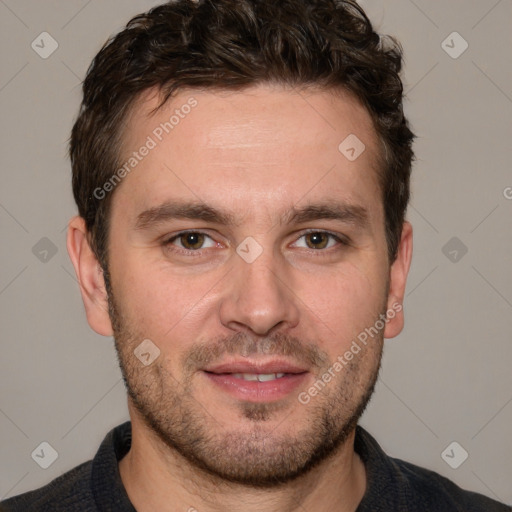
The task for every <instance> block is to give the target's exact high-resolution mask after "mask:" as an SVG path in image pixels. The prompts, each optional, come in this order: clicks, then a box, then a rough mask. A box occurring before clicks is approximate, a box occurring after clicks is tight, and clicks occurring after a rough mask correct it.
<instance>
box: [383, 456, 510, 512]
mask: <svg viewBox="0 0 512 512" xmlns="http://www.w3.org/2000/svg"><path fill="white" fill-rule="evenodd" d="M391 460H392V462H393V464H394V465H396V468H397V470H398V472H399V473H400V474H401V475H402V476H403V478H404V479H405V480H406V482H407V484H408V487H409V489H410V492H411V494H412V495H413V496H416V501H417V502H418V505H420V506H422V507H428V508H425V510H438V511H446V512H448V511H449V512H512V508H511V507H509V506H507V505H505V504H503V503H499V502H498V501H495V500H493V499H491V498H488V497H487V496H484V495H482V494H479V493H476V492H472V491H468V490H465V489H462V488H461V487H459V486H458V485H457V484H455V483H454V482H452V481H451V480H449V479H448V478H446V477H444V476H441V475H440V474H439V473H436V472H434V471H431V470H429V469H426V468H422V467H419V466H416V465H414V464H411V463H410V462H406V461H403V460H401V459H394V458H391Z"/></svg>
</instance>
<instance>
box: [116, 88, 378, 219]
mask: <svg viewBox="0 0 512 512" xmlns="http://www.w3.org/2000/svg"><path fill="white" fill-rule="evenodd" d="M160 101H161V97H160V96H159V95H158V93H157V91H156V90H149V91H146V92H145V93H144V94H143V95H141V96H140V98H139V100H138V101H137V103H136V104H135V105H134V108H133V109H132V112H131V114H130V116H129V118H128V119H127V123H126V130H125V133H124V140H123V154H122V156H121V160H122V161H123V163H125V162H127V161H128V160H129V159H130V157H131V155H132V158H133V152H134V151H135V152H137V151H138V149H139V148H142V147H144V146H148V147H149V146H151V150H149V151H144V153H145V156H144V157H143V158H140V160H138V162H137V165H136V168H134V169H133V170H131V171H130V172H129V173H128V175H127V176H126V177H125V178H124V179H123V182H122V183H121V186H120V187H119V188H120V189H122V190H123V192H124V194H122V195H124V196H126V197H129V198H130V201H131V205H132V207H135V208H139V209H140V208H148V207H151V206H155V205H157V204H159V203H162V202H164V201H166V200H168V199H169V198H177V197H183V196H186V197H187V198H191V199H198V198H200V199H201V200H202V201H204V202H207V203H209V204H212V205H216V206H220V203H224V204H225V203H226V202H229V203H230V205H231V206H233V209H236V207H237V205H238V207H239V208H240V209H242V210H245V211H248V210H249V209H250V208H253V207H254V208H256V207H257V208H258V209H259V210H261V211H268V212H271V211H272V210H275V209H277V208H278V207H280V206H286V205H288V206H291V205H293V204H296V203H298V202H299V201H301V200H302V199H309V200H313V199H314V198H315V197H316V198H319V197H322V198H327V199H330V198H332V199H335V198H340V199H345V200H349V201H350V202H356V201H359V202H361V201H364V202H365V203H368V202H369V201H370V202H371V201H373V202H374V203H375V200H376V199H377V198H378V197H380V196H379V187H378V179H377V173H378V172H379V170H378V162H379V147H380V146H379V141H378V138H377V135H376V132H375V130H374V127H373V123H372V120H371V117H370V115H369V113H368V112H367V110H366V109H365V108H364V107H363V106H362V105H361V104H360V103H359V102H358V101H357V100H355V99H354V98H353V97H352V96H351V95H349V94H348V93H343V92H340V91H338V92H336V93H333V92H331V91H326V90H318V89H290V88H284V87H276V86H270V85H261V86H256V87H251V88H247V89H244V90H242V91H236V92H233V91H210V90H206V91H205V90H197V89H195V90H194V89H190V90H181V91H179V92H178V93H177V94H176V95H175V96H174V97H172V98H171V99H170V100H169V101H168V102H167V103H166V104H165V105H164V106H163V107H162V108H161V109H159V110H157V111H156V112H153V110H154V109H155V107H157V105H158V104H159V102H160ZM152 112H153V113H152ZM354 157H356V158H354ZM379 202H380V201H377V203H379ZM373 206H375V205H373ZM377 209H378V208H377Z"/></svg>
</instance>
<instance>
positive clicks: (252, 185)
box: [93, 86, 405, 486]
mask: <svg viewBox="0 0 512 512" xmlns="http://www.w3.org/2000/svg"><path fill="white" fill-rule="evenodd" d="M157 102H158V98H157V97H156V95H155V94H154V92H151V91H150V92H148V93H146V94H145V95H144V96H142V97H141V98H140V101H139V102H138V104H137V106H136V108H135V109H134V111H133V113H132V115H131V117H130V120H129V123H128V129H127V131H126V133H125V140H124V149H125V154H124V155H123V157H124V158H125V160H124V161H128V159H129V158H130V156H133V151H138V156H136V158H137V163H136V165H135V166H134V167H133V169H132V170H130V172H129V173H126V176H125V177H124V178H123V180H122V182H121V183H120V184H119V185H117V189H116V190H115V195H114V196H113V198H112V210H111V228H110V233H109V237H110V238H109V249H108V250H109V272H110V282H111V288H110V290H109V291H110V293H109V305H110V318H109V320H110V321H111V325H112V329H113V332H114V335H115V340H116V347H117V350H118V354H119V359H120V363H121V367H122V371H123V375H124V378H125V382H126V384H127V386H128V390H129V395H130V400H131V401H132V405H133V410H134V411H135V413H134V414H136V416H137V420H138V421H140V422H141V423H142V424H143V425H144V426H145V428H147V429H148V430H149V429H150V430H151V431H152V432H154V433H156V434H158V438H159V439H160V441H163V442H164V443H165V444H166V445H167V446H168V447H171V449H172V450H176V451H177V452H179V453H180V454H181V455H182V456H184V457H186V459H187V460H188V461H190V462H191V463H192V464H193V465H194V467H197V468H202V469H203V470H206V471H207V472H209V473H211V474H214V475H217V476H220V477H221V478H223V479H226V480H229V481H236V482H242V483H246V484H252V485H255V486H271V485H275V484H277V483H279V482H286V481H289V480H291V479H293V478H295V477H297V476H298V475H301V474H304V473H305V472H306V471H308V470H309V469H311V468H312V467H313V466H314V465H315V464H317V463H318V462H320V461H321V460H324V459H325V458H326V457H328V455H330V454H332V453H333V452H334V450H335V449H336V448H337V447H339V446H340V445H341V443H343V441H344V440H346V438H347V436H348V435H349V434H350V433H351V432H352V431H353V429H354V427H355V425H356V422H357V420H358V418H359V417H360V415H361V414H362V411H363V410H364V407H365V406H366V404H367V402H368V400H369V398H370V396H371V393H372V391H373V387H374V384H375V381H376V379H377V374H378V369H379V365H380V360H381V352H382V342H383V337H384V335H386V336H388V335H394V334H395V333H396V332H397V330H398V331H399V330H400V329H401V324H400V322H401V318H400V315H399V314H398V313H396V315H393V318H391V317H390V318H387V319H385V320H384V318H385V315H386V311H387V310H390V311H391V310H393V313H395V312H396V309H397V308H396V307H394V306H396V303H397V298H400V294H401V291H403V290H401V286H402V284H405V283H402V282H397V281H400V279H398V278H397V279H394V277H393V273H392V272H390V265H389V262H388V259H387V245H386V238H385V230H384V214H383V205H382V200H381V192H380V190H379V187H378V182H377V171H378V170H377V166H376V162H377V159H378V154H379V145H378V140H377V137H376V134H375V131H374V129H373V127H372V122H371V119H370V116H369V115H368V113H367V112H366V110H365V109H364V108H363V107H362V106H360V105H359V104H358V102H357V101H355V100H354V99H353V98H351V97H350V96H348V95H344V96H342V95H340V94H337V95H335V94H333V93H331V92H328V91H312V90H302V91H292V90H290V89H283V88H270V87H267V86H258V87H253V88H251V89H246V90H244V91H242V92H236V93H235V92H216V93H213V92H201V91H197V90H194V91H181V92H180V93H179V94H178V95H177V96H175V97H174V98H173V99H172V100H171V102H170V103H169V104H167V105H166V106H165V107H164V108H162V109H161V110H159V111H158V112H157V113H156V114H152V115H150V114H149V112H150V111H151V110H152V109H153V108H154V107H155V106H156V105H157ZM185 105H189V107H190V108H188V107H185ZM172 115H174V119H172V118H171V116H172ZM177 120H178V121H177ZM166 122H167V123H168V124H167V125H165V123H166ZM169 123H170V124H169ZM167 132H168V133H167ZM351 134H353V135H355V136H356V137H357V139H359V141H360V142H357V140H356V139H354V138H353V135H352V139H349V141H350V140H351V141H352V144H351V145H349V148H348V150H347V148H345V152H344V153H343V152H342V151H340V149H339V146H340V143H341V142H342V141H344V140H345V139H346V138H347V137H348V136H349V135H351ZM150 139H151V141H152V142H150ZM354 141H356V142H354ZM361 143H363V144H364V151H363V152H362V153H361V154H360V155H359V156H357V153H358V149H359V148H362V146H361ZM144 145H146V147H149V148H150V149H149V150H148V151H147V152H146V151H144V150H142V151H139V148H141V147H142V146H144ZM350 147H354V148H355V152H354V151H351V150H350ZM343 148H344V146H343V145H342V149H343ZM142 153H146V154H145V156H142ZM347 156H349V157H350V158H347ZM354 156H357V158H355V159H354ZM139 157H140V158H139ZM132 163H133V162H132ZM397 264H400V261H399V262H398V263H397ZM104 321H105V322H106V321H107V320H104ZM93 327H94V325H93ZM96 327H97V325H96ZM365 329H366V331H365ZM371 329H373V331H372V330H371ZM97 330H98V331H99V332H100V331H101V329H99V328H97ZM364 332H366V333H367V335H366V342H365V343H363V342H362V339H363V338H364V335H362V333H364ZM368 332H371V333H372V335H368ZM375 333H376V334H375ZM143 340H150V341H145V342H144V343H145V344H143V345H141V343H142V342H143ZM354 341H355V342H356V345H357V346H358V347H359V350H358V349H356V348H355V345H354ZM140 352H142V353H143V356H142V357H141V359H142V360H143V361H144V362H145V363H150V364H143V362H141V360H140V359H139V358H138V357H136V355H135V354H137V353H138V354H139V356H140ZM349 353H351V354H352V357H350V355H349ZM329 377H330V378H329ZM132 420H133V418H132Z"/></svg>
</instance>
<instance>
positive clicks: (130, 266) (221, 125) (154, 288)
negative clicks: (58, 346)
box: [2, 0, 510, 512]
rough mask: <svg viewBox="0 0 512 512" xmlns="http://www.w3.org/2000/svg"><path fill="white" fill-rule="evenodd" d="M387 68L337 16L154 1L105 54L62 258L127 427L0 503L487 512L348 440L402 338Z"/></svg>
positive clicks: (408, 237)
mask: <svg viewBox="0 0 512 512" xmlns="http://www.w3.org/2000/svg"><path fill="white" fill-rule="evenodd" d="M401 64H402V59H401V51H400V47H399V45H398V43H396V42H395V41H394V40H392V39H391V38H384V37H382V38H380V37H379V36H378V35H377V34H375V33H374V32H373V29H372V27H371V24H370V22H369V21H368V19H367V18H366V16H365V14H364V12H363V11H362V10H361V9H360V8H359V7H358V6H357V4H356V3H355V2H352V1H345V2H340V1H337V2H335V1H334V0H316V1H310V0H284V1H280V2H274V1H272V0H238V1H235V0H216V1H215V2H209V1H205V0H200V1H198V2H193V1H191V0H177V1H173V2H169V3H168V4H165V5H162V6H160V7H157V8H155V9H153V10H151V11H150V12H149V13H146V14H144V15H140V16H138V17H136V18H134V19H133V20H132V21H131V22H130V23H129V24H128V25H127V27H126V29H125V30H124V31H122V32H121V33H120V34H118V35H117V36H116V37H115V38H113V39H112V40H110V41H109V42H108V44H106V45H105V46H104V48H103V49H102V50H101V51H100V52H99V54H98V55H97V56H96V57H95V59H94V61H93V64H92V66H91V68H90V69H89V71H88V74H87V77H86V79H85V82H84V86H83V90H84V98H83V104H82V108H81V110H80V114H79V117H78V119H77V121H76V123H75V125H74V128H73V131H72V136H71V142H70V155H71V162H72V166H73V191H74V196H75V200H76V202H77V205H78V210H79V216H77V217H74V218H73V219H72V220H71V222H70V224H69V230H68V251H69V254H70V257H71V260H72V262H73V265H74V267H75V270H76V273H77V276H78V279H79V282H80V288H81V293H82V298H83V301H84V305H85V309H86V314H87V319H88V321H89V324H90V325H91V327H92V328H93V329H94V330H95V331H96V332H97V333H99V334H102V335H104V336H112V335H113V336H114V338H115V343H116V348H117V351H118V355H119V361H120V366H121V369H122V374H123V377H124V380H125V384H126V387H127V390H128V395H129V412H130V419H131V422H129V423H125V424H124V425H121V426H119V427H117V428H116V429H114V430H113V431H112V432H110V433H109V434H108V435H107V437H106V438H105V440H104V442H103V444H102V445H101V447H100V449H99V451H98V453H97V455H96V457H95V458H94V460H93V461H89V462H87V463H84V464H82V465H81V466H78V467H77V468H75V469H73V470H72V471H70V472H69V473H66V474H65V475H63V476H61V477H60V478H58V479H57V480H55V481H53V482H52V483H50V484H49V485H48V486H46V487H44V488H42V489H39V490H36V491H33V492H30V493H27V494H24V495H21V496H18V497H15V498H13V499H10V500H7V501H6V502H4V503H3V504H2V506H3V509H2V510H7V511H14V510H15V511H18V510H20V511H21V510H23V511H25V510H30V511H43V510H45V511H46V510H51V511H75V510H76V511H107V510H116V511H133V510H137V511H139V512H145V511H158V512H160V511H161V512H167V511H172V512H176V511H189V512H192V511H199V512H211V511H235V510H237V511H238V510H240V509H243V510H245V511H250V512H252V511H272V512H278V511H287V512H293V511H299V510H306V511H309V512H324V511H328V510H329V511H333V510H335V511H339V512H349V511H350V512H353V511H356V510H357V511H359V512H369V511H371V512H376V511H422V512H424V511H461V512H462V511H464V512H469V511H482V512H483V511H486V512H492V511H496V512H497V511H506V510H510V508H509V507H507V506H505V505H502V504H499V503H497V502H495V501H492V500H490V499H488V498H486V497H484V496H482V495H479V494H475V493H472V492H469V491H464V490H462V489H460V488H459V487H457V486H456V485H455V484H454V483H452V482H450V481H448V480H447V479H445V478H443V477H441V476H440V475H438V474H435V473H433V472H431V471H428V470H426V469H422V468H419V467H417V466H414V465H412V464H409V463H407V462H404V461H401V460H397V459H392V458H390V457H388V456H387V455H385V454H384V453H383V451H382V450H381V449H380V447H379V445H378V444H377V442H376V441H375V440H374V439H373V438H372V437H371V436H370V434H368V433H367V432H365V431H364V430H363V429H362V428H361V427H359V426H358V425H357V422H358V420H359V418H360V416H361V414H362V413H363V411H364V409H365V407H366V405H367V403H368V401H369V400H370V397H371V395H372V392H373V390H374V386H375V383H376V380H377V376H378V371H379V368H380V362H381V356H382V348H383V340H384V338H385V337H386V338H392V337H394V336H396V335H398V334H399V333H400V331H401V330H402V327H403V321H404V320H403V310H402V304H403V298H404V290H405V285H406V279H407V274H408V270H409V266H410V262H411V255H412V228H411V225H410V224H409V223H408V222H406V221H405V220H404V217H405V211H406V207H407V203H408V198H409V176H410V170H411V161H412V159H413V152H412V149H411V145H412V141H413V138H414V136H413V134H412V132H411V130H410V129H409V127H408V124H407V121H406V119H405V117H404V115H403V111H402V84H401V81H400V78H399V75H398V74H399V72H400V69H401Z"/></svg>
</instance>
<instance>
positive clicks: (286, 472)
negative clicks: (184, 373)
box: [108, 287, 385, 488]
mask: <svg viewBox="0 0 512 512" xmlns="http://www.w3.org/2000/svg"><path fill="white" fill-rule="evenodd" d="M108 299H109V314H110V318H111V321H112V326H113V330H114V338H115V346H116V351H117V355H118V359H119V365H120V368H121V372H122V376H123V380H124V383H125V386H126V389H127V392H128V395H129V398H130V401H131V403H132V404H133V406H134V407H135V409H136V411H137V413H138V415H139V416H140V418H141V419H142V421H143V422H144V423H145V425H146V427H147V428H149V429H150V430H151V431H152V432H153V433H154V434H156V436H157V437H158V438H159V439H160V441H161V442H162V443H163V444H164V445H165V446H167V447H168V448H169V449H170V451H171V453H172V452H177V453H178V454H179V455H181V457H183V458H184V459H185V460H186V461H187V462H188V463H190V465H191V467H192V468H193V469H197V470H200V471H201V472H202V473H203V475H204V476H205V477H209V478H211V479H212V480H213V481H219V479H220V480H221V481H223V482H226V483H232V484H241V485H245V486H249V487H254V488H272V487H277V486H280V485H283V484H286V483H289V482H291V481H293V480H295V479H297V478H298V477H300V476H303V475H305V474H307V473H308V472H310V471H311V470H312V469H313V468H314V467H316V466H318V465H319V464H320V463H321V462H324V461H326V460H327V459H328V458H330V457H333V456H335V454H336V453H337V452H338V450H339V449H340V447H341V446H343V444H344V443H345V441H346V440H347V438H348V437H349V436H350V434H351V433H352V432H353V430H354V429H355V428H356V425H357V422H358V421H359V419H360V417H361V416H362V414H363V412H364V410H365V409H366V406H367V405H368V403H369V401H370V399H371V397H372V395H373V392H374V389H375V385H376V382H377V379H378V374H379V371H380V367H381V359H382V345H383V335H382V333H379V336H376V337H375V339H374V340H372V342H371V343H372V344H375V345H374V346H373V347H371V348H368V347H365V348H364V349H363V350H361V352H360V353H359V354H357V356H356V357H354V359H352V361H350V363H349V364H347V365H346V366H345V367H343V369H342V370H341V372H339V374H338V375H337V376H336V378H335V379H333V382H332V383H331V384H328V386H327V387H326V388H325V390H324V391H325V393H320V394H319V395H317V396H316V397H313V398H312V399H311V401H310V402H309V403H308V404H306V405H302V404H300V403H299V401H298V400H297V401H296V402H295V403H296V404H297V405H294V406H293V407H305V408H307V409H306V411H307V419H306V420H305V421H304V425H301V426H300V428H299V429H297V430H296V432H295V434H294V435H290V432H289V431H287V430H286V428H290V425H287V423H288V422H287V421H286V419H287V416H288V414H287V412H286V407H285V406H284V405H285V404H283V403H281V402H274V403H251V402H242V401H241V402H239V405H238V408H239V412H240V415H241V416H242V417H243V421H244V428H243V429H239V430H237V429H226V428H225V427H224V426H223V425H222V421H218V419H217V418H216V417H215V411H211V410H208V409H207V407H206V406H205V405H204V404H202V403H200V401H199V400H198V399H196V398H195V397H194V395H193V386H192V382H191V380H192V379H191V378H187V377H185V378H184V379H183V382H178V380H177V379H176V378H175V377H174V376H173V375H172V374H171V373H170V372H169V371H168V370H167V369H166V367H165V364H164V363H165V359H164V358H163V357H160V358H159V359H157V360H156V361H155V362H154V363H152V365H151V366H148V367H145V366H144V365H142V364H141V363H140V361H139V360H138V359H137V358H136V357H135V356H134V354H133V350H134V348H135V347H136V346H137V345H138V344H139V343H140V342H141V341H142V339H144V336H141V335H139V334H137V333H136V332H135V330H133V329H132V328H131V327H130V325H129V322H128V319H126V318H124V317H123V314H122V312H121V311H120V310H119V307H118V306H117V304H116V301H115V299H114V295H113V293H112V289H111V287H110V290H109V293H108ZM383 312H385V310H384V311H383ZM240 339H241V338H240V336H235V337H232V338H230V339H229V340H228V339H225V340H224V342H223V343H222V342H221V343H220V344H218V345H216V349H217V351H216V352H215V351H214V352H210V348H207V349H206V353H210V355H211V358H213V357H214V353H220V352H222V353H223V354H225V353H234V351H235V350H236V348H235V347H236V346H238V347H240V344H239V341H240ZM266 341H268V342H269V343H267V345H266V350H267V351H268V352H267V353H271V354H280V355H293V354H292V351H293V347H294V341H293V340H291V339H290V338H288V337H283V336H278V337H276V338H275V339H274V338H272V339H270V338H269V339H268V340H266ZM296 341H298V340H296ZM244 346H245V348H247V347H250V349H249V352H250V351H251V350H253V351H257V350H259V347H256V346H255V345H254V344H252V343H251V342H250V341H249V342H246V343H245V345H244ZM295 346H297V345H295ZM283 347H288V350H285V351H284V352H288V353H284V352H283ZM198 352H200V350H199V351H198ZM237 352H238V355H246V353H243V354H240V349H238V351H237ZM203 355H204V354H203ZM314 355H315V354H314ZM316 356H317V358H316V360H317V361H318V360H322V361H324V364H325V359H322V357H321V355H320V353H319V352H318V353H316ZM327 366H329V364H328V363H327V364H325V366H324V368H323V369H322V370H319V373H318V375H317V377H318V376H320V375H322V374H323V372H324V371H325V370H326V369H327ZM354 383H355V384H354ZM287 403H288V404H289V402H287ZM292 403H293V402H292ZM276 415H280V418H279V421H278V422H277V426H276V427H275V428H274V429H273V430H271V429H270V428H269V427H268V422H269V421H271V420H272V421H274V420H275V417H276ZM247 424H249V427H247Z"/></svg>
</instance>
